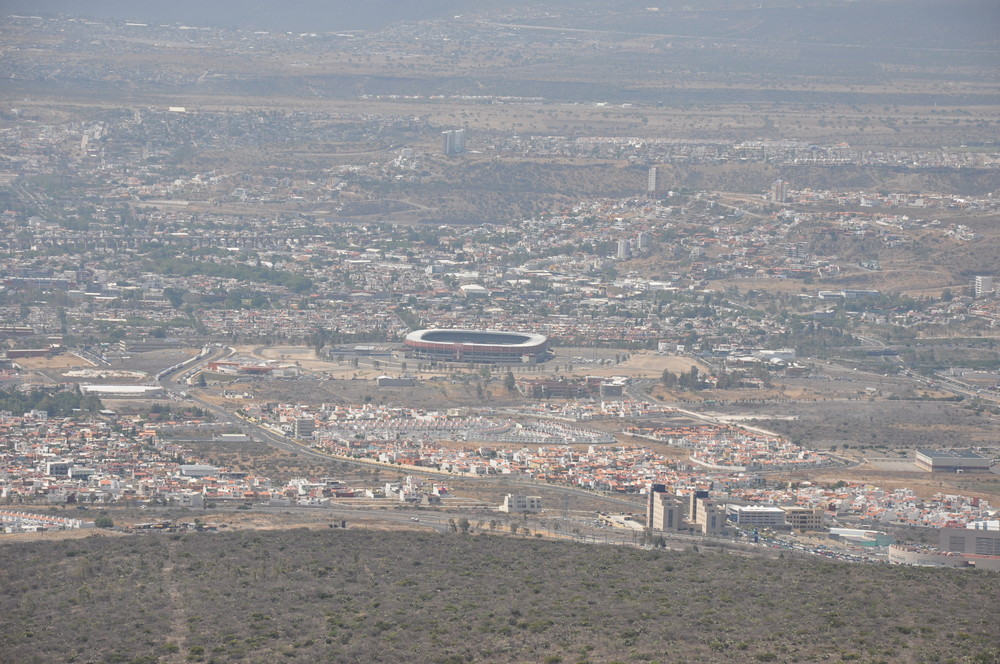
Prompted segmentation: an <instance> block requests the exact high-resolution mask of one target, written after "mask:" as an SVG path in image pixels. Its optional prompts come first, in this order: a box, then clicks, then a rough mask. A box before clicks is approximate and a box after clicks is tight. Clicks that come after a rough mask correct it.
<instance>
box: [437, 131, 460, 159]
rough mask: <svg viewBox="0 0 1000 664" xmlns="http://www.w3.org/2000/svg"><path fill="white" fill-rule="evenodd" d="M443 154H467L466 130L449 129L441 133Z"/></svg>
mask: <svg viewBox="0 0 1000 664" xmlns="http://www.w3.org/2000/svg"><path fill="white" fill-rule="evenodd" d="M441 152H443V153H444V154H461V153H463V152H465V130H464V129H448V130H445V131H442V132H441Z"/></svg>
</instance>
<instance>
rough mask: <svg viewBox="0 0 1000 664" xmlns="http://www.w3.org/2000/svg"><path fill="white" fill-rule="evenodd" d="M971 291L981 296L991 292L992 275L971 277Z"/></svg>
mask: <svg viewBox="0 0 1000 664" xmlns="http://www.w3.org/2000/svg"><path fill="white" fill-rule="evenodd" d="M972 292H973V294H974V295H975V296H976V297H983V296H984V295H987V294H989V293H992V292H993V277H985V276H983V277H973V278H972Z"/></svg>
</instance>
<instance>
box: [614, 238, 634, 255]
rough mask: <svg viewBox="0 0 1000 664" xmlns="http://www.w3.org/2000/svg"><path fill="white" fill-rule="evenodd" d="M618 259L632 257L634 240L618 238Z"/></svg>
mask: <svg viewBox="0 0 1000 664" xmlns="http://www.w3.org/2000/svg"><path fill="white" fill-rule="evenodd" d="M617 257H618V260H625V259H627V258H631V257H632V241H631V240H618V253H617Z"/></svg>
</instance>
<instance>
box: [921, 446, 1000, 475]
mask: <svg viewBox="0 0 1000 664" xmlns="http://www.w3.org/2000/svg"><path fill="white" fill-rule="evenodd" d="M916 463H917V467H918V468H920V469H922V470H927V471H930V472H932V473H988V472H990V467H991V466H992V465H993V459H989V458H987V457H984V456H980V455H979V454H976V453H975V452H971V451H969V450H917V454H916Z"/></svg>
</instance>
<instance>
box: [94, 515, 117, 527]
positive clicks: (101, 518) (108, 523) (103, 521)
mask: <svg viewBox="0 0 1000 664" xmlns="http://www.w3.org/2000/svg"><path fill="white" fill-rule="evenodd" d="M94 525H95V526H97V527H98V528H114V527H115V522H114V521H112V520H111V517H110V516H108V515H107V514H100V515H98V516H97V518H96V519H94Z"/></svg>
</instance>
